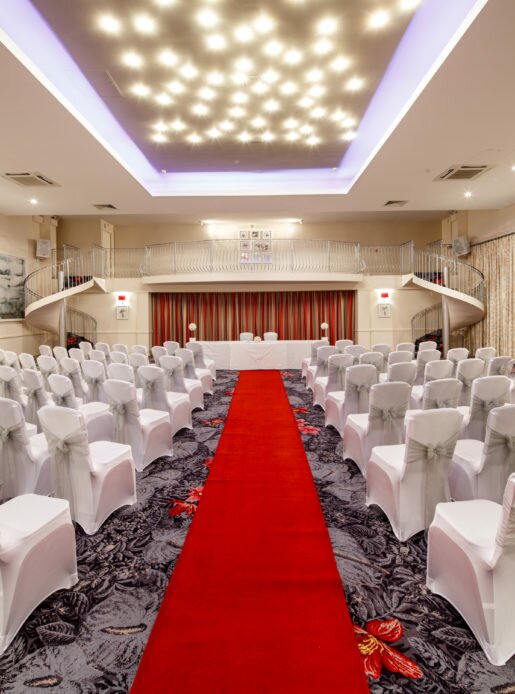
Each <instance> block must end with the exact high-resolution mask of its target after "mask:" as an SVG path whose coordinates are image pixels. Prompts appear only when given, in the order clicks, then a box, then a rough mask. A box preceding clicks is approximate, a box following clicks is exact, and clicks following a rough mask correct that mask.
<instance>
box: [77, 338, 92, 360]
mask: <svg viewBox="0 0 515 694" xmlns="http://www.w3.org/2000/svg"><path fill="white" fill-rule="evenodd" d="M79 349H80V351H81V352H82V354H83V355H84V359H89V356H90V354H91V350H92V349H93V345H92V344H91V342H86V341H83V342H79Z"/></svg>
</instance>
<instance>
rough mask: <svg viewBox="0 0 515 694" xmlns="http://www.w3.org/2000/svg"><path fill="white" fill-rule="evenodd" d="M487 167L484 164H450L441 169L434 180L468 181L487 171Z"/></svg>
mask: <svg viewBox="0 0 515 694" xmlns="http://www.w3.org/2000/svg"><path fill="white" fill-rule="evenodd" d="M488 169H489V167H488V166H486V164H484V165H481V166H470V165H467V166H466V165H463V166H450V167H449V168H448V169H445V171H442V173H441V174H439V175H438V176H437V177H436V178H435V179H434V180H435V181H470V180H472V179H474V178H478V176H481V174H484V173H485V171H488Z"/></svg>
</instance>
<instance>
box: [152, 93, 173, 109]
mask: <svg viewBox="0 0 515 694" xmlns="http://www.w3.org/2000/svg"><path fill="white" fill-rule="evenodd" d="M156 101H157V103H158V104H159V105H160V106H170V104H173V99H172V97H171V96H170V95H169V94H166V92H161V93H160V94H158V95H157V96H156Z"/></svg>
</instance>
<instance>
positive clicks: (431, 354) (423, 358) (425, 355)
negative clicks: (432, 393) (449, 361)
mask: <svg viewBox="0 0 515 694" xmlns="http://www.w3.org/2000/svg"><path fill="white" fill-rule="evenodd" d="M441 356H442V354H441V352H439V350H437V349H424V350H422V351H420V350H419V353H418V355H417V376H416V378H415V385H416V386H419V385H420V386H421V385H422V384H423V383H424V374H425V370H426V364H427V363H428V362H430V361H440V357H441Z"/></svg>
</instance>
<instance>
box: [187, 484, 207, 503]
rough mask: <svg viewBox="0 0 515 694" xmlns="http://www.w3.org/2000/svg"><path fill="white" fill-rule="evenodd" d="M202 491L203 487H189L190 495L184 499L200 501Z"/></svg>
mask: <svg viewBox="0 0 515 694" xmlns="http://www.w3.org/2000/svg"><path fill="white" fill-rule="evenodd" d="M203 491H204V487H191V488H190V495H189V496H188V497H187V499H186V501H200V499H201V498H202V492H203Z"/></svg>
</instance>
